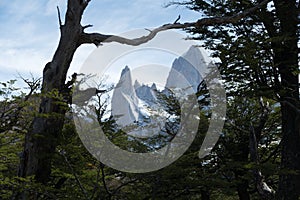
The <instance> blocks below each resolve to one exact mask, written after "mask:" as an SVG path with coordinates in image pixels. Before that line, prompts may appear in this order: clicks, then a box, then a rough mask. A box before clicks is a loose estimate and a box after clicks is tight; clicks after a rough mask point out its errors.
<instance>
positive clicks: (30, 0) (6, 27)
mask: <svg viewBox="0 0 300 200" xmlns="http://www.w3.org/2000/svg"><path fill="white" fill-rule="evenodd" d="M66 2H67V1H66V0H27V1H23V0H11V1H1V2H0V13H1V14H0V19H1V24H0V29H1V32H0V51H1V54H0V70H1V73H2V72H3V71H5V72H6V73H8V72H9V73H10V72H11V73H12V77H13V76H14V74H15V72H16V71H20V72H23V71H24V72H25V71H28V72H30V71H31V72H33V73H37V74H39V75H41V72H42V69H43V66H44V65H45V63H46V62H48V61H49V60H50V59H51V58H52V56H53V53H54V50H55V49H56V46H57V43H58V39H59V27H58V19H57V10H56V6H57V5H58V6H59V7H60V10H61V15H62V17H64V15H65V14H64V12H65V9H66ZM166 2H168V0H165V2H163V1H153V0H132V1H124V0H115V1H111V0H102V1H97V0H93V1H91V3H90V5H89V7H88V8H87V10H86V12H85V14H84V16H83V23H82V24H93V25H94V28H91V29H88V30H87V31H90V32H95V31H97V32H101V33H107V34H120V33H122V32H126V31H129V30H132V29H136V28H151V27H156V26H159V25H161V24H164V23H170V22H173V21H174V20H175V18H176V17H177V15H178V14H181V15H182V19H183V20H184V19H187V18H186V16H189V17H190V18H193V17H195V16H196V14H195V13H193V12H191V11H187V10H182V9H176V8H174V7H171V8H167V9H164V8H162V5H163V4H164V3H166ZM100 48H101V47H100ZM94 49H95V47H94V46H93V45H87V46H84V47H81V48H80V49H79V50H78V51H77V52H76V54H75V57H74V60H73V63H72V66H71V69H70V72H73V71H76V70H79V68H80V67H81V65H82V63H83V62H84V60H85V59H86V58H87V56H88V55H89V53H90V52H91V51H93V50H94ZM2 74H3V73H2ZM2 78H7V79H10V77H9V75H5V77H3V76H1V79H2Z"/></svg>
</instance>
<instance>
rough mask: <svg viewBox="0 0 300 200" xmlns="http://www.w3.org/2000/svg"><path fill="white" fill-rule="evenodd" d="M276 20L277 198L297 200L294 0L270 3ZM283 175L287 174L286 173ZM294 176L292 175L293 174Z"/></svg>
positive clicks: (299, 135)
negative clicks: (279, 142)
mask: <svg viewBox="0 0 300 200" xmlns="http://www.w3.org/2000/svg"><path fill="white" fill-rule="evenodd" d="M274 5H275V8H276V13H277V16H278V18H279V20H280V29H281V30H280V36H281V37H282V40H281V44H280V45H281V47H280V49H276V55H277V56H279V59H277V60H279V62H278V63H275V64H276V65H277V66H278V69H279V74H280V78H281V88H280V89H281V90H280V92H279V95H280V100H281V114H282V133H283V136H282V144H283V145H282V152H281V157H282V159H281V168H282V170H284V171H283V173H282V175H281V176H280V180H279V188H278V197H277V198H278V199H280V200H283V199H284V200H298V198H299V194H300V176H299V173H300V129H299V124H300V120H299V112H298V109H299V78H298V74H299V71H298V70H299V66H298V46H297V43H298V36H297V31H298V27H297V26H298V11H297V7H296V1H295V0H293V1H284V0H274ZM286 172H287V173H286ZM295 173H296V174H295Z"/></svg>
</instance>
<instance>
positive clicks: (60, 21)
mask: <svg viewBox="0 0 300 200" xmlns="http://www.w3.org/2000/svg"><path fill="white" fill-rule="evenodd" d="M56 8H57V15H58V22H59V27H60V28H61V27H62V26H63V24H62V20H61V15H60V10H59V7H58V6H57V7H56Z"/></svg>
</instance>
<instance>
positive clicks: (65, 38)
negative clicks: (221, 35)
mask: <svg viewBox="0 0 300 200" xmlns="http://www.w3.org/2000/svg"><path fill="white" fill-rule="evenodd" d="M89 2H90V0H68V3H67V12H66V15H65V22H64V24H62V20H61V17H60V13H59V12H58V13H59V22H60V30H61V37H60V41H59V44H58V47H57V50H56V52H55V54H54V56H53V59H52V61H51V62H49V63H47V64H46V66H45V68H44V71H43V85H42V95H43V97H42V100H41V104H40V108H39V114H38V116H36V117H35V118H34V120H33V122H32V127H31V130H30V131H29V132H28V134H27V135H26V139H25V145H24V152H23V156H22V158H21V164H20V169H19V176H21V177H26V176H32V175H34V176H35V179H36V180H37V181H38V182H40V183H43V184H46V183H47V182H48V181H49V179H50V173H51V159H52V157H53V154H54V153H55V148H56V146H57V142H58V137H59V135H60V133H61V130H62V127H63V124H64V115H65V113H66V106H62V103H66V102H64V101H62V99H61V97H63V96H64V95H65V94H66V93H67V92H66V90H68V86H70V85H69V84H66V83H65V82H66V76H67V72H68V69H69V67H70V64H71V61H72V59H73V56H74V53H75V51H76V50H77V48H78V47H79V46H80V45H82V44H95V45H96V46H99V45H100V44H101V43H103V42H118V43H122V44H126V45H134V46H136V45H140V44H142V43H146V42H148V41H149V40H151V39H152V38H154V37H155V36H156V35H157V33H158V32H161V31H165V30H169V29H183V28H187V27H201V26H209V25H212V24H224V23H237V22H238V21H239V20H240V19H242V18H243V17H245V16H247V15H249V14H250V13H253V12H255V11H256V10H257V9H259V8H260V7H261V6H263V5H265V4H266V3H267V2H268V0H264V1H263V2H262V3H260V4H258V5H257V6H255V7H253V8H250V9H248V10H245V11H244V12H241V13H238V14H236V15H233V16H227V17H224V18H219V17H215V18H203V19H199V20H198V21H197V22H191V23H184V24H181V23H178V21H177V20H176V22H175V23H173V24H165V25H163V26H161V27H158V28H156V29H153V30H152V31H150V32H149V34H148V35H147V36H142V37H140V38H135V39H126V38H122V37H119V36H113V35H104V34H100V33H85V32H84V30H85V29H86V28H88V27H90V25H87V26H82V25H81V24H80V22H81V18H82V14H83V12H84V10H85V8H86V7H87V6H88V4H89ZM58 11H59V10H58Z"/></svg>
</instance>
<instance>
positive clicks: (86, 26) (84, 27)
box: [82, 24, 93, 30]
mask: <svg viewBox="0 0 300 200" xmlns="http://www.w3.org/2000/svg"><path fill="white" fill-rule="evenodd" d="M91 27H93V25H92V24H88V25H85V26H83V27H82V29H83V30H85V29H87V28H91Z"/></svg>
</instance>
